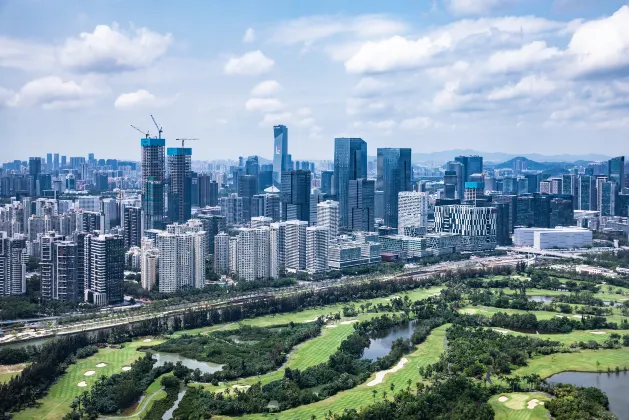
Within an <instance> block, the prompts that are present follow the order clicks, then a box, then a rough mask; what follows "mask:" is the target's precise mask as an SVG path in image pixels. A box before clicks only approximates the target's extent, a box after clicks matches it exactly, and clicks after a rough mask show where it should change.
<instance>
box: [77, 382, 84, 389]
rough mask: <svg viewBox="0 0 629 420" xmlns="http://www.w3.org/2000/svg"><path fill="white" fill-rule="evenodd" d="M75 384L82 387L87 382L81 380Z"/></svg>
mask: <svg viewBox="0 0 629 420" xmlns="http://www.w3.org/2000/svg"><path fill="white" fill-rule="evenodd" d="M76 386H80V387H81V388H83V387H84V386H87V382H85V381H81V382H79V383H78V384H76Z"/></svg>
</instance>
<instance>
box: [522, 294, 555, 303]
mask: <svg viewBox="0 0 629 420" xmlns="http://www.w3.org/2000/svg"><path fill="white" fill-rule="evenodd" d="M527 298H528V300H530V301H531V302H543V303H551V302H552V301H553V297H552V296H527Z"/></svg>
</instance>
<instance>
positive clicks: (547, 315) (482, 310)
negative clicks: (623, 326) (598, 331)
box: [459, 305, 627, 325]
mask: <svg viewBox="0 0 629 420" xmlns="http://www.w3.org/2000/svg"><path fill="white" fill-rule="evenodd" d="M459 312H461V313H464V314H476V315H484V316H488V317H489V316H492V315H493V314H496V313H499V312H503V313H507V314H534V315H535V316H536V317H537V319H552V318H554V317H556V316H566V317H568V318H571V319H576V320H580V319H581V315H577V314H558V313H555V312H548V311H523V310H521V309H505V308H493V307H491V306H471V305H469V306H466V307H464V308H461V309H459ZM605 318H607V320H608V321H610V322H616V323H618V324H619V325H620V323H621V322H622V320H623V319H627V317H625V316H621V315H607V316H605Z"/></svg>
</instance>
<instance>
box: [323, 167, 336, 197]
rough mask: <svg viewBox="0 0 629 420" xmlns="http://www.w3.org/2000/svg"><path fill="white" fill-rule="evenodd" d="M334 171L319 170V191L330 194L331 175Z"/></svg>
mask: <svg viewBox="0 0 629 420" xmlns="http://www.w3.org/2000/svg"><path fill="white" fill-rule="evenodd" d="M333 176H334V171H321V193H323V194H326V195H327V196H328V197H329V196H331V195H332V177H333Z"/></svg>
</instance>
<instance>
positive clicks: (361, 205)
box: [349, 178, 376, 232]
mask: <svg viewBox="0 0 629 420" xmlns="http://www.w3.org/2000/svg"><path fill="white" fill-rule="evenodd" d="M375 214H376V213H375V182H374V180H373V179H365V178H360V179H353V180H351V181H349V223H350V225H349V230H351V231H366V232H373V231H374V229H375V228H374V225H375V221H376V216H375Z"/></svg>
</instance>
